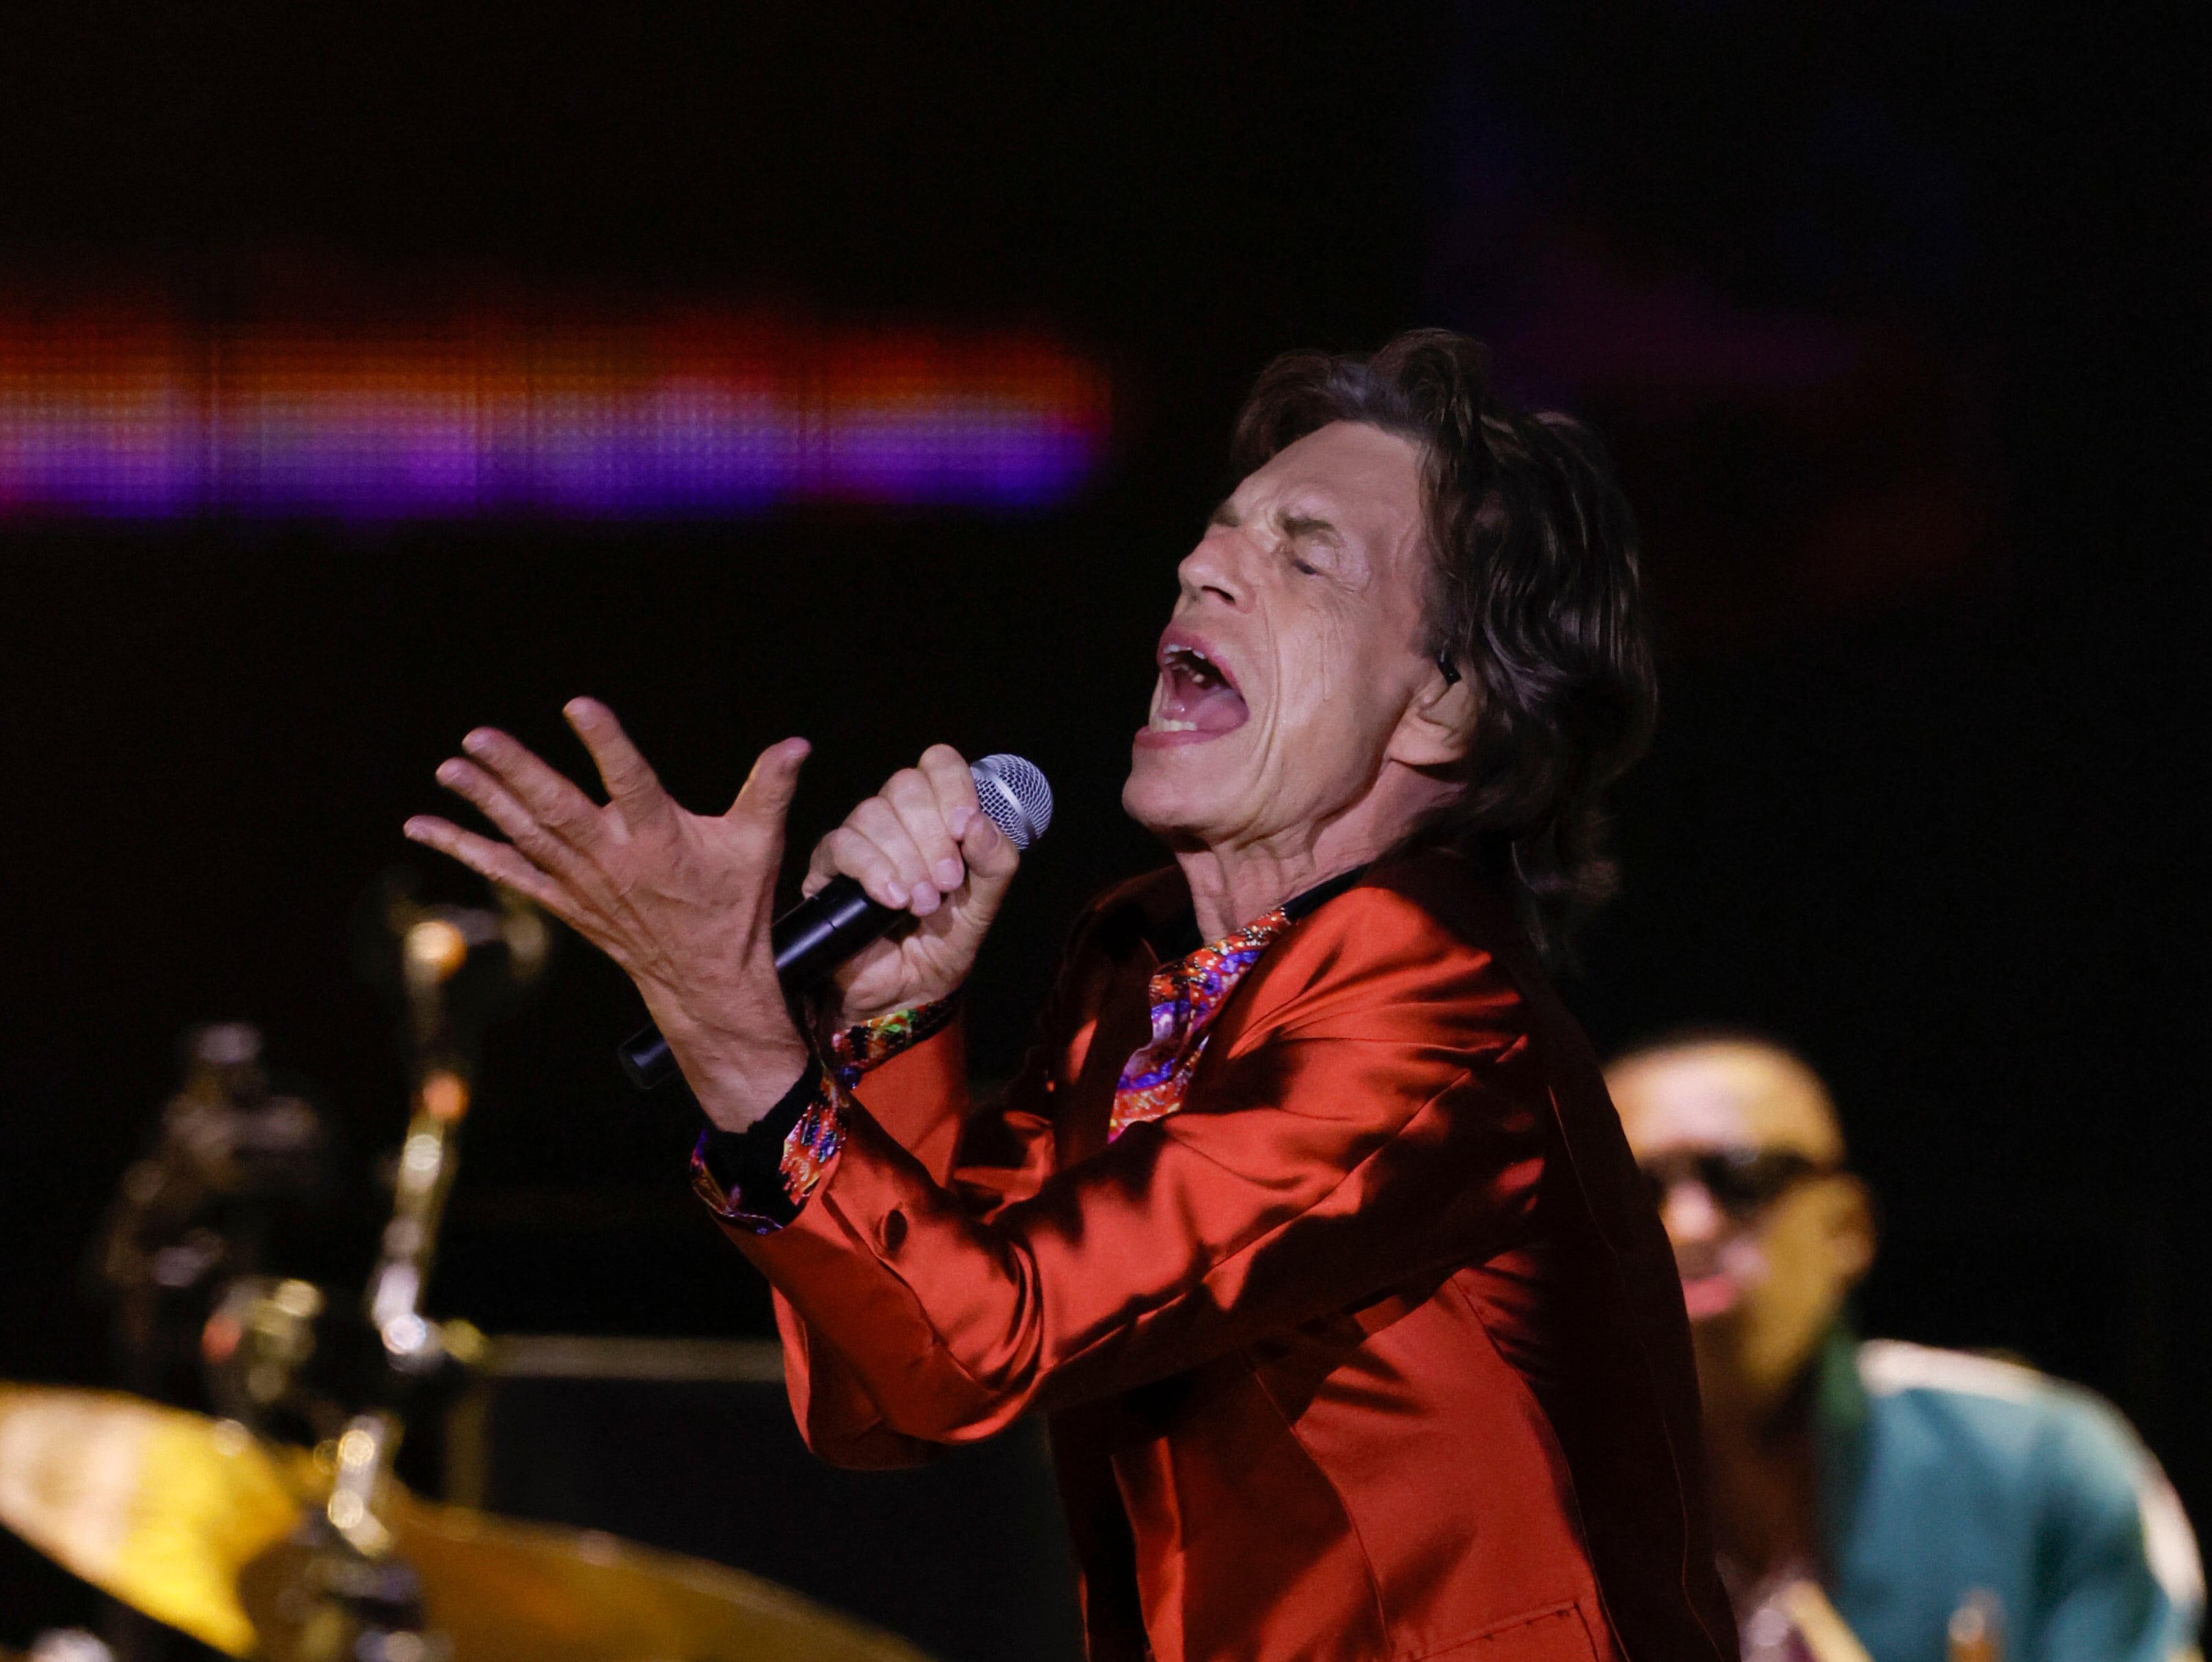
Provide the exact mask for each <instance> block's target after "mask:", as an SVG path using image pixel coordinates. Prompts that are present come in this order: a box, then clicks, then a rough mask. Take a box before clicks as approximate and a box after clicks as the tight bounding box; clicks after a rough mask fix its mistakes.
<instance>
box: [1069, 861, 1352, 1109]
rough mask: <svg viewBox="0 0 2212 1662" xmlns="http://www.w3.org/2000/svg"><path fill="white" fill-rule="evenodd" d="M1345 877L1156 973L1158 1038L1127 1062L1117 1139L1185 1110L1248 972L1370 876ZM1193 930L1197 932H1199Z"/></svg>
mask: <svg viewBox="0 0 2212 1662" xmlns="http://www.w3.org/2000/svg"><path fill="white" fill-rule="evenodd" d="M1365 871H1366V868H1365V867H1364V866H1360V867H1355V868H1352V870H1351V871H1348V872H1340V873H1339V874H1337V875H1336V876H1334V877H1332V878H1329V879H1328V880H1326V881H1325V882H1321V883H1316V885H1314V886H1313V887H1311V888H1310V889H1307V890H1305V891H1304V892H1302V893H1300V894H1297V895H1295V896H1293V897H1292V898H1290V899H1289V900H1286V901H1285V902H1284V903H1283V904H1281V905H1279V906H1278V907H1276V908H1275V909H1274V910H1272V911H1268V912H1264V913H1262V914H1261V916H1258V917H1255V918H1254V919H1253V920H1252V922H1249V923H1247V924H1246V925H1245V926H1244V927H1243V928H1241V929H1239V930H1237V932H1236V933H1235V934H1230V935H1225V936H1224V937H1223V938H1222V939H1220V940H1219V941H1211V942H1209V943H1207V944H1206V945H1205V946H1202V947H1199V948H1198V949H1197V950H1196V951H1195V952H1192V953H1187V954H1185V955H1184V956H1183V957H1182V958H1179V959H1175V960H1173V961H1172V962H1170V963H1166V964H1163V965H1160V967H1159V968H1158V969H1157V970H1155V971H1152V984H1151V986H1150V988H1149V989H1148V990H1149V992H1150V994H1151V997H1152V1038H1150V1039H1148V1040H1146V1042H1145V1043H1144V1044H1140V1045H1139V1046H1138V1047H1137V1049H1136V1050H1135V1051H1134V1052H1133V1053H1132V1054H1131V1056H1130V1057H1129V1059H1128V1061H1127V1062H1125V1063H1124V1064H1123V1065H1122V1068H1121V1079H1120V1081H1119V1082H1118V1083H1117V1084H1116V1085H1115V1089H1114V1111H1113V1113H1112V1116H1111V1117H1109V1119H1108V1121H1107V1125H1106V1140H1107V1141H1109V1142H1111V1141H1113V1140H1114V1139H1115V1138H1116V1137H1118V1136H1120V1135H1121V1133H1122V1132H1124V1131H1126V1130H1127V1129H1129V1127H1131V1126H1132V1125H1141V1124H1143V1123H1146V1121H1148V1120H1156V1119H1164V1118H1166V1117H1168V1116H1169V1115H1170V1114H1172V1113H1174V1112H1175V1111H1176V1110H1177V1109H1178V1108H1180V1107H1182V1099H1183V1094H1184V1093H1185V1092H1186V1091H1187V1090H1188V1088H1189V1085H1190V1076H1191V1075H1192V1073H1193V1072H1194V1070H1195V1069H1196V1068H1197V1067H1198V1059H1199V1057H1200V1055H1202V1054H1203V1053H1204V1051H1205V1050H1206V1034H1207V1030H1208V1029H1209V1028H1211V1027H1212V1025H1213V1019H1214V1018H1215V1017H1216V1016H1217V1015H1218V1014H1220V1013H1221V1008H1222V1006H1223V1005H1225V1004H1226V1003H1228V1001H1229V995H1231V993H1233V992H1235V991H1236V990H1237V983H1238V982H1240V981H1242V980H1243V978H1244V977H1245V974H1246V972H1247V971H1249V970H1250V969H1251V967H1252V966H1253V965H1255V964H1256V963H1258V962H1259V961H1260V959H1261V956H1262V955H1263V954H1264V953H1266V952H1267V948H1268V947H1271V946H1273V944H1274V943H1275V941H1277V940H1278V939H1279V937H1280V936H1281V935H1282V934H1284V933H1285V932H1286V931H1287V930H1288V929H1289V928H1290V927H1291V925H1292V924H1293V923H1296V922H1297V921H1298V920H1299V919H1300V918H1302V917H1304V916H1306V914H1307V913H1309V912H1310V911H1312V910H1314V909H1315V908H1316V907H1318V906H1319V905H1321V904H1322V902H1323V901H1326V900H1331V899H1334V898H1335V897H1336V896H1338V895H1340V894H1341V893H1343V892H1345V890H1346V889H1348V888H1350V887H1351V886H1352V885H1353V884H1355V883H1357V882H1358V880H1360V878H1361V877H1362V876H1363V875H1364V874H1365ZM1193 933H1195V928H1193Z"/></svg>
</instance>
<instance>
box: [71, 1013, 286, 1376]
mask: <svg viewBox="0 0 2212 1662" xmlns="http://www.w3.org/2000/svg"><path fill="white" fill-rule="evenodd" d="M328 1143H329V1139H328V1137H327V1135H326V1134H325V1128H324V1125H323V1123H322V1119H321V1117H320V1116H319V1115H318V1114H317V1112H316V1111H315V1110H314V1108H313V1106H312V1105H310V1104H308V1103H307V1101H305V1100H303V1099H301V1098H299V1097H296V1096H290V1095H284V1094H280V1093H272V1092H271V1091H270V1085H269V1079H268V1076H267V1074H266V1073H265V1071H264V1068H263V1064H262V1039H261V1034H260V1032H258V1030H257V1029H255V1028H253V1027H252V1026H248V1025H246V1023H244V1022H220V1023H216V1024H214V1025H212V1026H204V1027H199V1028H196V1029H194V1030H193V1031H192V1032H191V1033H190V1034H189V1035H188V1036H187V1038H186V1042H185V1081H184V1085H183V1087H182V1088H181V1089H180V1090H179V1092H178V1093H177V1094H176V1095H175V1096H174V1097H173V1098H171V1099H169V1101H168V1103H167V1105H166V1106H165V1107H164V1108H163V1109H162V1111H161V1127H160V1130H159V1132H158V1133H157V1135H156V1136H155V1142H154V1146H153V1148H151V1150H150V1151H149V1153H148V1154H146V1156H145V1157H144V1158H143V1159H142V1160H137V1162H135V1163H134V1164H133V1165H132V1166H131V1167H130V1169H129V1170H128V1171H126V1172H125V1173H124V1175H123V1182H122V1184H121V1189H120V1193H119V1194H118V1196H117V1199H116V1201H115V1203H114V1205H113V1206H112V1207H111V1208H109V1211H108V1214H107V1217H106V1221H105V1222H104V1223H103V1224H102V1226H101V1229H100V1240H99V1244H98V1245H97V1246H96V1247H95V1248H94V1254H93V1278H94V1282H95V1283H96V1284H97V1286H98V1288H99V1289H100V1291H101V1292H102V1293H104V1294H107V1295H109V1296H112V1298H113V1300H114V1315H113V1328H112V1332H113V1347H114V1355H115V1361H116V1364H117V1367H118V1372H119V1374H120V1377H121V1379H122V1380H123V1382H124V1383H125V1385H128V1386H129V1387H130V1388H131V1390H133V1391H137V1392H139V1393H140V1394H142V1395H145V1396H152V1397H166V1396H171V1395H178V1396H185V1397H196V1387H197V1378H198V1373H199V1355H198V1347H199V1340H200V1334H201V1330H202V1328H203V1325H204V1324H205V1322H206V1321H207V1319H208V1317H209V1314H210V1312H211V1311H212V1310H213V1309H214V1308H215V1307H216V1304H217V1303H218V1302H219V1301H220V1300H222V1298H223V1297H224V1296H226V1294H225V1291H224V1289H225V1288H226V1286H227V1285H228V1284H230V1283H232V1282H235V1281H236V1280H237V1279H239V1278H240V1277H252V1276H255V1275H258V1274H259V1273H260V1272H261V1271H262V1270H263V1269H264V1268H265V1267H266V1263H267V1261H268V1260H269V1259H270V1258H271V1257H274V1256H276V1255H277V1254H278V1252H279V1251H280V1250H281V1245H282V1243H283V1242H286V1241H289V1240H290V1239H291V1238H292V1237H293V1236H295V1234H297V1233H301V1231H303V1230H305V1229H307V1227H310V1220H311V1219H312V1218H313V1215H314V1214H315V1211H316V1206H317V1202H319V1199H320V1198H321V1197H322V1192H323V1190H324V1188H325V1184H326V1181H327V1177H328V1173H327V1171H326V1169H325V1168H326V1166H327V1160H328V1154H327V1149H328Z"/></svg>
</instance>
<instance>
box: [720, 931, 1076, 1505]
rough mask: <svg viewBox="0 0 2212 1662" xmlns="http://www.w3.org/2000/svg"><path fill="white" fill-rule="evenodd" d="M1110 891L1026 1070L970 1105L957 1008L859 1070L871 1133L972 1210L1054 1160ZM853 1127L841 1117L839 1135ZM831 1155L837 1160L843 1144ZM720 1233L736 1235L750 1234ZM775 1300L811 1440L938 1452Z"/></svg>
mask: <svg viewBox="0 0 2212 1662" xmlns="http://www.w3.org/2000/svg"><path fill="white" fill-rule="evenodd" d="M1111 902H1112V897H1110V896H1109V897H1108V899H1107V901H1106V902H1105V903H1102V904H1100V905H1096V906H1093V907H1091V908H1090V909H1089V910H1086V911H1085V914H1084V916H1082V918H1081V919H1079V921H1078V922H1077V924H1076V927H1075V928H1074V930H1073V933H1072V934H1071V936H1070V939H1069V944H1068V951H1067V954H1066V963H1065V966H1064V968H1063V970H1062V971H1061V973H1060V976H1059V977H1058V978H1057V980H1056V982H1055V983H1054V989H1053V994H1052V996H1051V998H1050V999H1049V1000H1048V1001H1047V1005H1046V1008H1045V1011H1044V1013H1043V1014H1042V1018H1041V1019H1040V1020H1039V1022H1038V1026H1037V1035H1036V1040H1035V1042H1034V1043H1033V1044H1031V1045H1030V1050H1029V1053H1028V1055H1027V1056H1024V1059H1023V1063H1022V1067H1021V1070H1020V1071H1019V1072H1018V1074H1017V1075H1015V1076H1014V1078H1013V1080H1012V1081H1011V1082H1010V1083H1009V1084H1008V1085H1007V1087H1006V1089H1005V1090H1004V1091H1003V1092H1002V1093H1000V1096H999V1097H998V1098H997V1099H996V1100H994V1102H992V1103H991V1104H990V1105H987V1106H986V1107H984V1108H982V1109H980V1110H975V1111H971V1110H970V1108H969V1090H968V1072H967V1045H966V1040H965V1021H964V1017H956V1018H955V1019H954V1020H953V1021H952V1022H951V1023H950V1024H949V1025H947V1026H945V1027H943V1028H940V1029H939V1031H938V1032H935V1033H933V1034H932V1035H931V1036H930V1037H928V1038H925V1039H923V1040H921V1042H920V1043H918V1044H915V1045H913V1046H912V1047H910V1048H909V1049H908V1050H902V1051H901V1052H899V1053H898V1054H897V1055H896V1056H892V1057H890V1059H889V1060H888V1061H886V1062H884V1063H883V1064H882V1065H880V1066H879V1067H878V1068H874V1069H873V1070H872V1071H871V1072H869V1073H868V1074H867V1075H865V1078H864V1081H863V1090H864V1092H865V1094H866V1100H867V1101H868V1103H869V1104H870V1105H871V1111H872V1117H871V1120H870V1125H869V1133H870V1135H873V1136H874V1137H875V1138H876V1139H877V1140H878V1143H885V1144H888V1145H889V1146H890V1147H894V1148H897V1149H898V1150H900V1151H901V1152H902V1154H903V1155H904V1156H905V1157H907V1159H908V1162H909V1169H915V1170H917V1172H918V1175H919V1176H920V1177H921V1178H924V1179H926V1180H927V1183H928V1184H930V1185H931V1187H932V1188H933V1190H935V1191H938V1192H940V1193H941V1194H942V1196H944V1197H945V1199H946V1201H947V1202H948V1203H949V1204H952V1205H956V1206H957V1207H960V1208H965V1209H966V1210H967V1211H968V1212H969V1214H970V1215H973V1216H974V1217H975V1218H976V1219H977V1220H978V1221H982V1222H986V1223H987V1222H988V1221H991V1220H992V1219H994V1217H995V1216H996V1215H998V1213H999V1212H1000V1210H1001V1209H1003V1208H1005V1207H1006V1206H1007V1205H1009V1204H1011V1203H1012V1202H1017V1201H1021V1200H1026V1199H1028V1198H1029V1197H1030V1196H1034V1195H1035V1194H1036V1192H1037V1190H1039V1189H1040V1188H1041V1187H1042V1185H1043V1184H1044V1182H1045V1179H1046V1178H1048V1176H1049V1175H1050V1173H1051V1172H1052V1169H1053V1166H1054V1122H1053V1116H1052V1107H1053V1101H1054V1091H1055V1089H1056V1088H1057V1085H1058V1081H1057V1080H1056V1079H1055V1077H1054V1075H1055V1072H1056V1071H1058V1070H1059V1067H1060V1065H1061V1064H1065V1063H1066V1062H1069V1061H1070V1060H1072V1061H1073V1062H1074V1063H1075V1064H1076V1065H1078V1066H1079V1065H1080V1062H1081V1050H1082V1046H1083V1044H1084V1043H1085V1040H1084V1039H1081V1038H1077V1037H1076V1035H1077V1034H1078V1033H1079V1032H1084V1033H1087V1032H1088V1026H1087V1024H1086V1023H1085V1021H1084V1017H1085V1014H1087V1013H1088V1011H1089V1009H1090V1007H1091V1003H1092V1002H1093V1001H1094V997H1095V993H1096V986H1095V984H1094V983H1097V981H1098V980H1099V979H1100V977H1102V976H1103V975H1104V974H1105V973H1106V972H1107V971H1106V966H1105V965H1103V963H1102V962H1100V961H1099V959H1098V955H1097V953H1094V952H1093V950H1092V946H1093V932H1094V929H1095V928H1096V926H1097V922H1098V921H1099V918H1100V916H1101V914H1102V912H1103V911H1105V910H1109V908H1110V905H1111ZM858 1117H860V1116H858V1115H854V1116H852V1118H858ZM846 1135H847V1136H848V1138H849V1137H850V1135H852V1126H851V1121H850V1119H849V1118H848V1123H847V1127H846ZM837 1163H838V1164H840V1165H842V1155H841V1156H840V1157H839V1160H838V1162H837ZM833 1169H834V1168H833ZM801 1209H802V1211H804V1210H805V1208H801ZM786 1227H789V1226H788V1225H787V1226H786ZM727 1233H729V1234H730V1237H731V1239H732V1240H735V1241H736V1242H738V1245H740V1246H744V1245H748V1244H749V1243H750V1242H752V1241H754V1240H755V1239H757V1237H755V1236H753V1235H751V1234H750V1233H744V1232H741V1231H738V1230H729V1231H728V1232H727ZM770 1280H771V1282H773V1280H774V1278H773V1277H772V1276H771V1277H770ZM775 1319H776V1329H777V1331H778V1333H779V1334H780V1335H781V1338H782V1340H783V1356H784V1362H783V1368H784V1383H785V1388H786V1390H787V1392H788V1393H789V1395H790V1397H791V1407H792V1413H793V1417H794V1418H795V1419H796V1420H797V1422H798V1424H799V1434H800V1436H801V1437H802V1438H804V1439H805V1442H806V1446H807V1447H809V1448H810V1449H811V1450H812V1451H813V1452H815V1453H817V1454H818V1455H820V1456H821V1457H822V1458H824V1459H826V1460H829V1461H832V1462H834V1463H836V1464H839V1465H846V1466H861V1467H880V1466H902V1465H915V1464H921V1463H922V1462H924V1461H926V1460H928V1459H930V1458H933V1457H934V1456H936V1455H937V1454H939V1453H941V1452H943V1446H942V1445H941V1444H939V1443H936V1442H933V1441H929V1440H921V1439H916V1438H913V1437H908V1436H904V1435H902V1434H899V1433H897V1432H896V1431H894V1430H892V1429H891V1428H890V1427H889V1426H888V1425H887V1424H886V1423H885V1422H884V1415H883V1414H882V1412H881V1411H880V1410H879V1409H878V1408H877V1406H876V1404H875V1403H874V1400H873V1399H872V1397H871V1396H870V1394H869V1390H868V1387H867V1385H866V1384H865V1383H864V1381H863V1379H862V1378H861V1377H860V1373H857V1372H856V1371H855V1369H854V1367H853V1366H852V1364H850V1363H849V1362H848V1361H846V1360H845V1358H844V1357H843V1355H842V1354H841V1353H840V1350H839V1348H838V1342H837V1339H836V1336H835V1333H834V1331H833V1330H825V1329H824V1328H823V1327H821V1326H820V1325H818V1324H816V1323H815V1322H813V1321H811V1320H810V1318H808V1316H807V1315H806V1314H805V1312H804V1310H803V1309H802V1307H801V1306H799V1305H796V1304H794V1303H793V1300H791V1299H790V1298H789V1297H787V1295H786V1294H785V1292H784V1290H783V1289H782V1288H781V1287H780V1286H779V1287H777V1288H775Z"/></svg>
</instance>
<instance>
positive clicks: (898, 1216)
mask: <svg viewBox="0 0 2212 1662" xmlns="http://www.w3.org/2000/svg"><path fill="white" fill-rule="evenodd" d="M876 1234H877V1237H878V1239H880V1240H881V1241H882V1242H883V1244H884V1251H886V1252H896V1251H898V1250H899V1248H900V1247H901V1246H902V1245H904V1244H905V1242H906V1214H905V1213H903V1212H902V1211H900V1210H899V1209H898V1208H897V1207H896V1206H894V1207H893V1208H891V1209H890V1211H888V1212H886V1213H884V1221H883V1224H882V1227H880V1228H878V1230H877V1232H876Z"/></svg>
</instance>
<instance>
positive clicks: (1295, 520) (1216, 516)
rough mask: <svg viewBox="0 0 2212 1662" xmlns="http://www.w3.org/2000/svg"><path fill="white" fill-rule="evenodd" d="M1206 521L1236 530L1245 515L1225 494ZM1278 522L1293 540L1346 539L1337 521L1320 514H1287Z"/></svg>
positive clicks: (1338, 540)
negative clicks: (1325, 518) (1317, 538)
mask: <svg viewBox="0 0 2212 1662" xmlns="http://www.w3.org/2000/svg"><path fill="white" fill-rule="evenodd" d="M1206 523H1207V524H1208V525H1218V526H1222V527H1225V528H1227V529H1229V530H1231V531H1234V530H1236V529H1237V528H1238V527H1241V526H1242V525H1243V523H1244V516H1243V514H1240V513H1238V512H1237V504H1236V502H1234V501H1233V500H1231V499H1230V498H1228V497H1224V498H1223V499H1222V502H1221V506H1220V507H1218V508H1215V509H1214V510H1213V513H1212V516H1211V517H1210V518H1209V519H1208V520H1207V521H1206ZM1277 523H1278V524H1279V525H1280V526H1281V527H1282V532H1283V534H1284V535H1285V537H1288V538H1289V539H1291V541H1292V542H1301V541H1304V539H1308V538H1312V537H1325V538H1328V539H1332V540H1334V541H1337V542H1341V541H1343V540H1344V533H1342V532H1341V531H1339V530H1338V529H1337V528H1336V522H1335V521H1333V520H1324V519H1322V517H1321V516H1320V515H1319V514H1284V515H1283V516H1282V518H1281V519H1280V520H1279V521H1277Z"/></svg>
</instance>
